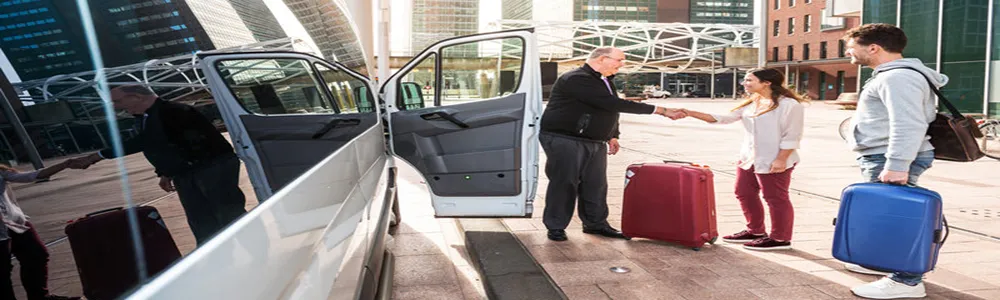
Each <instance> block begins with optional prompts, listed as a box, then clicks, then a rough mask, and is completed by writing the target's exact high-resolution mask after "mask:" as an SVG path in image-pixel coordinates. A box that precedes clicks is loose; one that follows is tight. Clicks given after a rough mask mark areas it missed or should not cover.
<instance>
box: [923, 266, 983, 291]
mask: <svg viewBox="0 0 1000 300" xmlns="http://www.w3.org/2000/svg"><path fill="white" fill-rule="evenodd" d="M925 278H926V279H927V280H928V281H931V282H933V283H935V284H938V285H941V286H944V287H947V288H950V289H955V290H958V291H970V290H986V289H1000V282H993V283H988V282H984V281H981V280H979V279H977V278H973V277H969V276H966V275H963V274H960V273H956V272H954V271H951V270H948V269H935V270H934V271H931V272H930V273H928V274H927V275H925Z"/></svg>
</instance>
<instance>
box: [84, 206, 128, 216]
mask: <svg viewBox="0 0 1000 300" xmlns="http://www.w3.org/2000/svg"><path fill="white" fill-rule="evenodd" d="M121 209H122V207H121V206H119V207H115V208H109V209H102V210H98V211H95V212H92V213H89V214H87V217H88V218H89V217H92V216H96V215H99V214H103V213H107V212H112V211H116V210H121Z"/></svg>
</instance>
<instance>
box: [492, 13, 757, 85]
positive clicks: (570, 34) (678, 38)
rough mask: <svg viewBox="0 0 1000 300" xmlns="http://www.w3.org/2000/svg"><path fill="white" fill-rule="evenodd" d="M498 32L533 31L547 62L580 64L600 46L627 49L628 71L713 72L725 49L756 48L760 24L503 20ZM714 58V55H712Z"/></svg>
mask: <svg viewBox="0 0 1000 300" xmlns="http://www.w3.org/2000/svg"><path fill="white" fill-rule="evenodd" d="M490 26H492V27H493V28H494V29H497V30H507V29H515V28H525V27H534V28H535V34H536V37H537V38H538V44H539V51H540V52H541V57H542V59H544V60H547V61H552V62H558V63H560V64H564V65H568V64H574V63H575V64H582V63H583V62H584V61H585V60H586V59H587V56H588V55H589V54H590V52H591V51H592V50H594V49H595V48H597V47H607V46H613V47H617V48H620V49H622V50H624V51H625V56H626V58H627V61H626V62H625V66H624V67H622V68H621V72H624V73H660V72H663V73H682V72H683V73H710V72H711V71H712V69H713V60H714V66H715V67H721V66H722V61H721V54H718V53H719V52H721V51H722V50H723V49H725V48H727V47H755V46H756V45H757V44H758V40H759V38H760V37H759V36H758V30H759V26H756V25H729V24H685V23H639V22H627V23H626V22H592V21H579V22H570V21H530V20H499V21H494V22H491V23H490ZM713 54H714V56H713Z"/></svg>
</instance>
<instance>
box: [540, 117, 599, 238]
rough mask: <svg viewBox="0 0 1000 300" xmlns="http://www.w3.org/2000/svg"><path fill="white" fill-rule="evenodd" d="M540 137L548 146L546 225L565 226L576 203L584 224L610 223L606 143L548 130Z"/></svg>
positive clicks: (546, 146) (544, 148) (543, 144)
mask: <svg viewBox="0 0 1000 300" xmlns="http://www.w3.org/2000/svg"><path fill="white" fill-rule="evenodd" d="M538 140H539V142H540V143H541V145H542V149H543V150H545V156H546V159H547V160H546V162H545V175H546V176H547V177H548V178H549V187H548V189H547V190H546V192H545V214H544V215H543V217H542V218H543V219H542V220H543V222H544V223H545V227H546V228H548V229H566V226H567V225H569V221H570V220H571V219H572V218H573V207H574V206H576V207H577V210H578V211H579V215H580V220H581V221H583V226H584V228H594V229H599V228H604V227H607V226H609V225H608V176H607V170H608V146H607V144H605V143H602V142H594V141H586V140H580V139H574V138H571V137H566V136H560V135H556V134H551V133H545V132H543V133H542V134H541V135H540V136H539V137H538ZM578 198H579V200H580V201H577V199H578Z"/></svg>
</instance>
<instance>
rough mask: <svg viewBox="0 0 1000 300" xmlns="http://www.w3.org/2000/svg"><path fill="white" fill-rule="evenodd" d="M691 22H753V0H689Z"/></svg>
mask: <svg viewBox="0 0 1000 300" xmlns="http://www.w3.org/2000/svg"><path fill="white" fill-rule="evenodd" d="M691 23H692V24H753V0H691Z"/></svg>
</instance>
